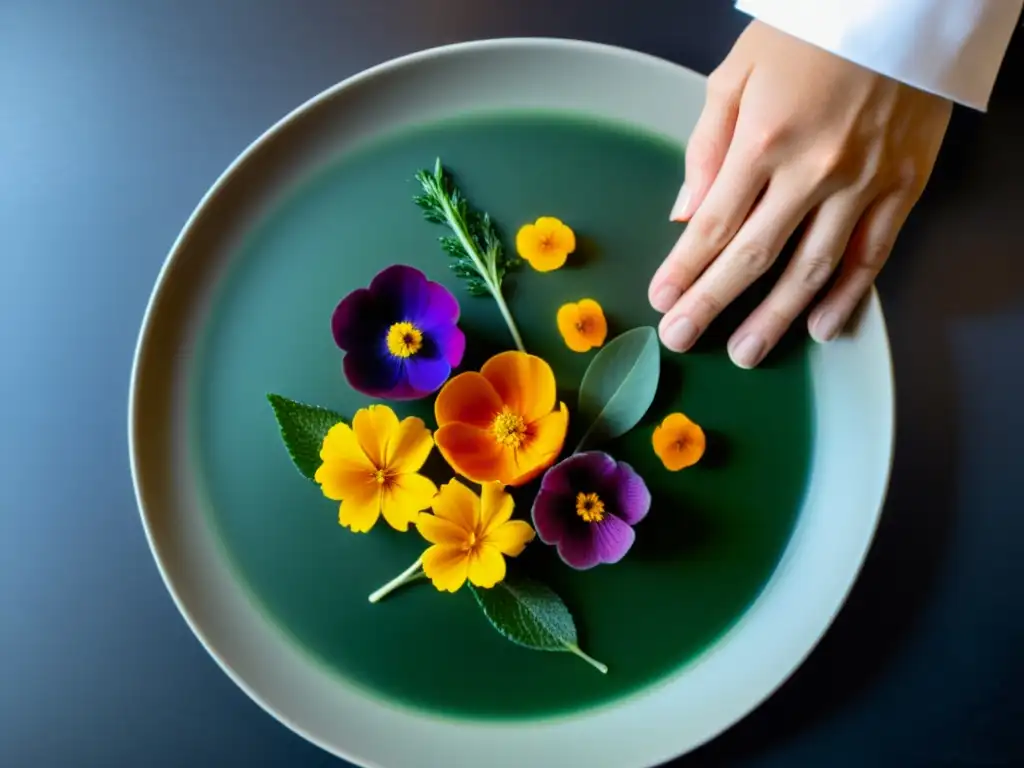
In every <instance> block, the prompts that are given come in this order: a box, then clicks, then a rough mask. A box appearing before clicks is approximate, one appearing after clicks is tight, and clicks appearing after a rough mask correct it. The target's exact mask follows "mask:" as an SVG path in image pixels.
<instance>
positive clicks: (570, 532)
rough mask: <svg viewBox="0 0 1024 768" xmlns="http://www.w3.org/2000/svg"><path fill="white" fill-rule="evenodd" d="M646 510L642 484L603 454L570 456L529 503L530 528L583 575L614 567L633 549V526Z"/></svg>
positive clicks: (647, 504) (551, 472) (646, 494)
mask: <svg viewBox="0 0 1024 768" xmlns="http://www.w3.org/2000/svg"><path fill="white" fill-rule="evenodd" d="M650 507H651V493H650V491H648V490H647V486H646V485H645V484H644V481H643V478H641V477H640V475H638V474H637V473H636V471H635V470H634V469H633V468H632V467H631V466H629V464H626V463H625V462H622V461H615V459H613V458H612V457H611V456H609V455H608V454H607V453H601V452H600V451H591V452H588V453H578V454H576V455H575V456H570V457H569V458H568V459H566V460H565V461H563V462H561V463H559V464H556V465H555V466H553V467H552V468H551V469H549V470H548V471H547V473H546V474H545V475H544V479H543V481H541V486H540V492H538V494H537V498H536V499H535V500H534V502H533V525H534V527H535V528H536V529H537V534H538V535H539V536H540V540H541V541H543V542H544V543H545V544H557V545H558V555H559V557H561V558H562V560H564V561H565V562H566V563H567V564H568V565H571V566H572V567H573V568H577V569H579V570H583V569H586V568H593V567H594V566H595V565H598V564H599V563H617V562H618V561H619V560H621V559H622V558H623V557H625V555H626V553H627V552H628V551H629V548H630V547H631V546H633V539H634V538H635V534H634V533H633V526H634V525H636V524H637V523H638V522H640V521H641V520H643V518H644V516H645V515H646V514H647V511H648V510H649V509H650Z"/></svg>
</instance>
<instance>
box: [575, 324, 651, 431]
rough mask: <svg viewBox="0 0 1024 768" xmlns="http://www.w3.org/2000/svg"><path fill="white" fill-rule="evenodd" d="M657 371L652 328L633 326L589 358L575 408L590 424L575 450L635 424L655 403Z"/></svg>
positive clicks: (629, 428) (627, 429) (630, 427)
mask: <svg viewBox="0 0 1024 768" xmlns="http://www.w3.org/2000/svg"><path fill="white" fill-rule="evenodd" d="M660 374H661V350H660V348H659V346H658V334H657V332H656V331H655V330H654V329H653V328H651V327H650V326H642V327H640V328H633V329H632V330H629V331H626V332H625V333H623V334H621V335H620V336H616V337H615V338H614V339H612V341H611V342H610V343H609V344H608V345H607V346H605V347H604V348H603V349H601V351H600V352H598V353H597V354H596V355H595V356H594V359H593V360H591V361H590V365H589V366H588V367H587V372H586V373H584V374H583V381H582V382H580V394H579V404H578V407H577V411H578V413H579V416H580V418H582V419H584V420H586V421H588V422H590V426H589V427H588V428H587V432H586V434H585V435H583V439H582V440H580V444H579V447H577V449H576V450H577V451H580V450H581V449H582V448H583V446H584V444H585V443H588V442H600V441H605V440H612V439H614V438H616V437H618V436H619V435H624V434H625V433H626V432H628V431H629V430H631V429H632V428H633V427H635V426H636V425H637V424H638V423H639V421H640V419H642V418H643V417H644V414H645V413H647V409H648V408H650V407H651V403H652V402H654V393H655V392H657V390H658V377H659V375H660Z"/></svg>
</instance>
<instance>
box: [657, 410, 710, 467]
mask: <svg viewBox="0 0 1024 768" xmlns="http://www.w3.org/2000/svg"><path fill="white" fill-rule="evenodd" d="M652 442H653V443H654V452H655V453H656V454H658V458H659V459H661V463H662V464H664V465H665V469H667V470H668V471H669V472H678V471H679V470H680V469H683V468H684V467H691V466H693V465H694V464H696V463H697V462H698V461H700V457H701V456H703V455H704V447H705V438H704V430H703V429H701V428H700V427H699V426H697V425H696V424H694V423H693V422H692V421H690V420H689V419H688V418H686V416H684V415H683V414H681V413H671V414H669V415H668V416H666V417H665V420H664V421H663V422H661V425H660V426H658V427H656V428H655V429H654V436H653V438H652Z"/></svg>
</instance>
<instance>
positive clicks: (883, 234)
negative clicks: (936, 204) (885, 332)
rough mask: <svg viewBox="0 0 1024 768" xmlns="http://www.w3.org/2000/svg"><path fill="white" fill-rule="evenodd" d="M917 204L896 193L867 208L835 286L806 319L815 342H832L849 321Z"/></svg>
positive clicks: (855, 232)
mask: <svg viewBox="0 0 1024 768" xmlns="http://www.w3.org/2000/svg"><path fill="white" fill-rule="evenodd" d="M914 201H915V197H914V196H913V195H911V194H909V193H907V192H893V193H890V194H888V195H887V196H885V197H882V198H880V199H879V200H878V201H876V202H875V203H874V204H873V205H872V206H871V207H870V208H868V210H867V212H866V213H865V214H864V216H863V217H862V218H861V220H860V222H859V223H858V224H857V227H856V229H854V231H853V235H852V237H851V238H850V243H849V245H848V246H847V249H846V253H845V255H844V256H843V265H842V268H841V271H840V273H839V278H838V279H837V280H836V284H835V285H834V286H833V287H832V289H831V290H830V291H829V292H828V294H827V295H826V296H825V298H824V299H822V300H821V303H819V304H818V306H817V307H815V309H814V311H813V312H811V315H810V317H809V318H808V320H807V328H808V330H809V331H810V334H811V337H812V338H814V340H815V341H819V342H825V341H831V340H832V339H834V338H835V337H836V336H838V335H839V332H840V331H841V330H842V329H843V327H844V326H845V325H846V323H847V322H848V321H849V319H850V316H851V315H852V314H853V312H854V310H855V309H856V308H857V305H858V304H859V303H860V300H861V299H862V298H863V297H864V294H866V293H867V292H868V289H870V288H871V286H872V285H873V284H874V282H875V277H876V276H877V275H878V272H879V270H881V268H882V266H883V265H884V264H885V262H886V260H887V259H888V258H889V254H890V253H891V252H892V248H893V245H894V244H895V243H896V236H897V235H898V234H899V231H900V229H901V228H902V227H903V224H904V222H905V221H906V220H907V216H909V215H910V210H911V208H913V206H914Z"/></svg>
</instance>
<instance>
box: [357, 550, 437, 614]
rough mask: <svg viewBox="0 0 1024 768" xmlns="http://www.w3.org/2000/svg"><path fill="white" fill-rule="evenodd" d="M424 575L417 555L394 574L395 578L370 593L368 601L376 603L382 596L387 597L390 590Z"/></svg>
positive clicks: (420, 560)
mask: <svg viewBox="0 0 1024 768" xmlns="http://www.w3.org/2000/svg"><path fill="white" fill-rule="evenodd" d="M424 576H426V574H425V573H423V566H422V558H420V557H417V558H416V562H415V563H413V564H412V565H410V566H409V567H408V568H406V569H405V570H404V571H402V572H401V573H400V574H398V575H397V576H395V578H393V579H392V580H391V581H389V582H388V583H387V584H385V585H384V586H383V587H381V588H380V589H378V590H377V591H376V592H374V593H373V594H372V595H370V602H371V603H378V602H380V601H381V600H382V599H383V598H384V597H387V595H389V594H390V593H391V592H393V591H394V590H396V589H398V588H399V587H401V586H402V585H403V584H408V583H409V582H411V581H416V579H422V578H423V577H424Z"/></svg>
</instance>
